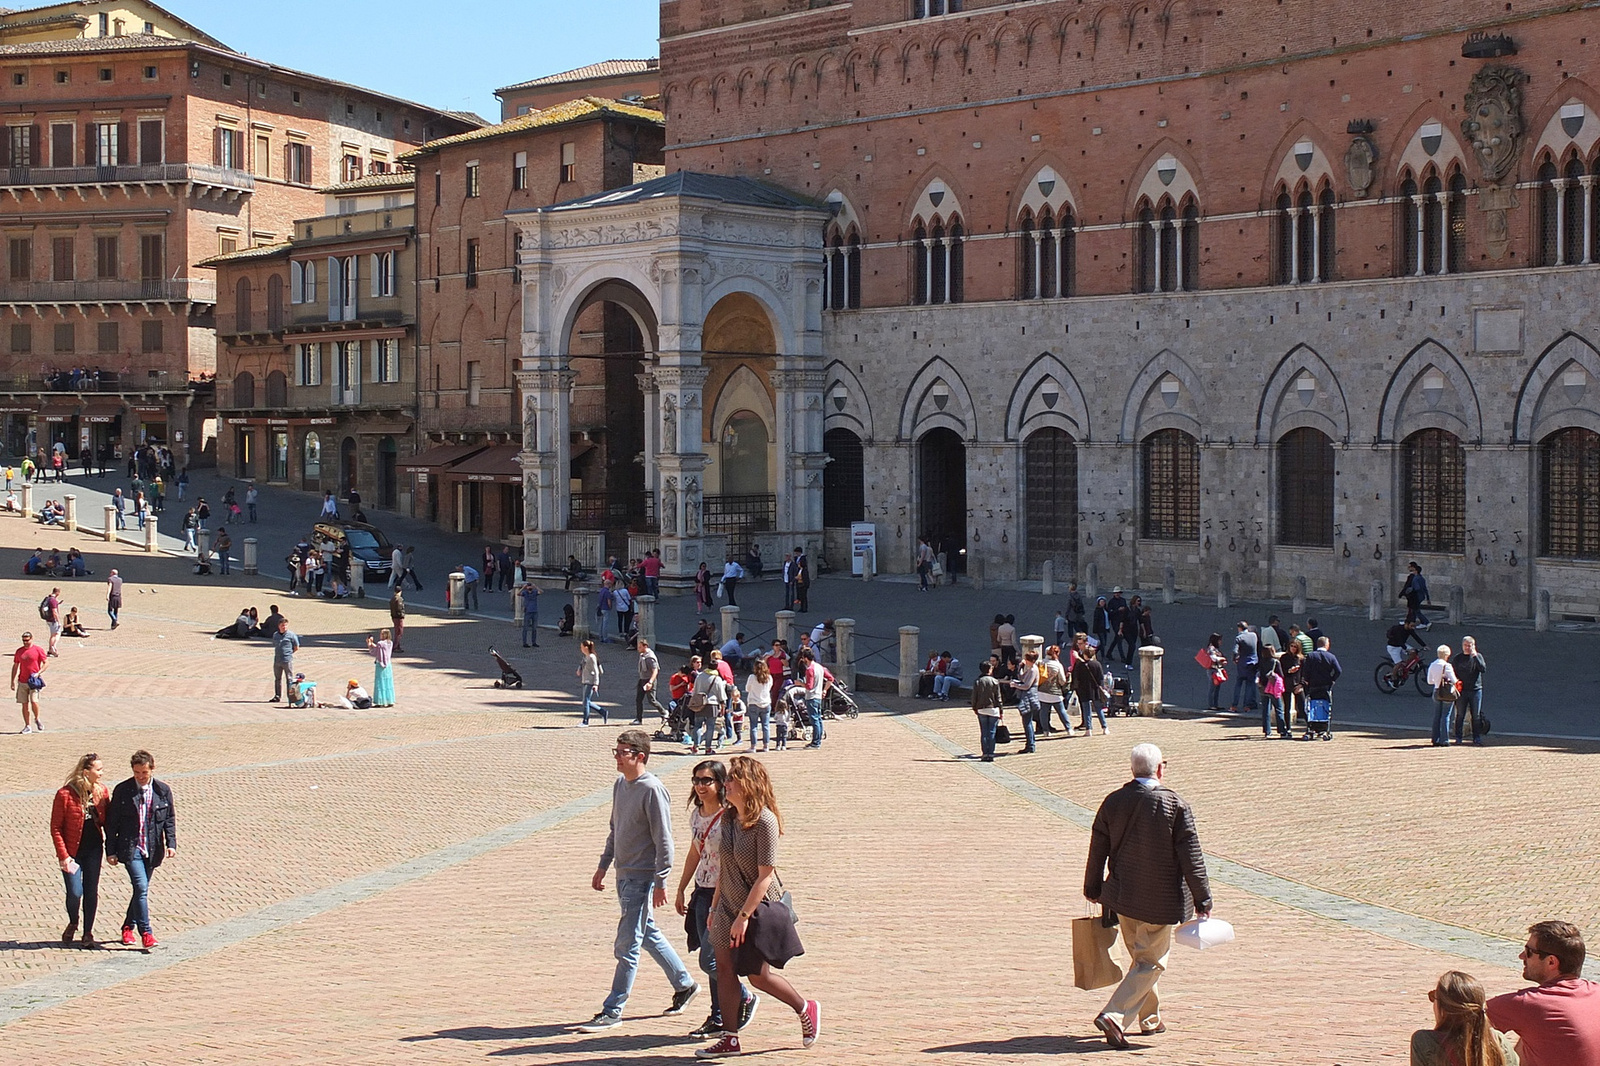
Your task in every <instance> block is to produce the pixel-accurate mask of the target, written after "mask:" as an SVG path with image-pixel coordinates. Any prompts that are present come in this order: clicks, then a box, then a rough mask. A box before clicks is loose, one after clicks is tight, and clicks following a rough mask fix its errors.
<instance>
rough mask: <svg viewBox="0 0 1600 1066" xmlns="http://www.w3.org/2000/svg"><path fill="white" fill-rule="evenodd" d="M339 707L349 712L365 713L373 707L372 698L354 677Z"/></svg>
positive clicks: (346, 686)
mask: <svg viewBox="0 0 1600 1066" xmlns="http://www.w3.org/2000/svg"><path fill="white" fill-rule="evenodd" d="M339 706H341V707H343V708H344V709H345V710H347V711H364V710H366V709H367V708H369V707H371V706H372V696H371V694H370V693H368V692H367V690H366V689H364V688H362V687H361V682H359V681H357V680H356V679H355V678H353V677H352V678H351V679H350V682H349V684H347V685H345V687H344V695H343V696H341V697H340V698H339Z"/></svg>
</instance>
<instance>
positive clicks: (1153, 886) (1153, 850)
mask: <svg viewBox="0 0 1600 1066" xmlns="http://www.w3.org/2000/svg"><path fill="white" fill-rule="evenodd" d="M1132 763H1133V780H1132V781H1130V782H1128V783H1127V784H1126V785H1123V786H1122V787H1121V788H1120V789H1118V790H1117V791H1115V792H1113V793H1111V795H1109V796H1107V797H1106V798H1105V799H1104V800H1103V801H1102V802H1101V804H1100V809H1099V810H1098V811H1097V812H1095V816H1094V826H1093V828H1092V829H1091V830H1090V835H1089V864H1088V869H1087V871H1086V872H1085V874H1084V878H1083V894H1084V896H1085V897H1086V898H1087V899H1088V900H1089V902H1090V903H1098V904H1100V905H1101V906H1102V907H1103V908H1104V909H1105V910H1106V911H1107V912H1110V913H1113V914H1115V915H1116V916H1117V920H1118V923H1119V926H1120V928H1121V931H1122V942H1123V944H1124V945H1125V946H1126V947H1127V949H1128V954H1129V955H1130V956H1131V957H1132V965H1131V966H1130V967H1129V968H1128V975H1127V976H1126V977H1124V978H1123V979H1122V983H1121V984H1120V985H1118V986H1117V989H1116V991H1115V992H1113V993H1112V994H1111V999H1110V1000H1108V1001H1107V1002H1106V1005H1105V1007H1104V1009H1102V1010H1101V1011H1100V1013H1099V1014H1098V1015H1097V1016H1096V1017H1095V1020H1094V1024H1095V1028H1097V1029H1099V1030H1100V1031H1101V1032H1102V1033H1104V1034H1105V1037H1106V1043H1107V1044H1109V1045H1111V1046H1112V1047H1114V1048H1126V1047H1127V1046H1128V1038H1127V1037H1126V1036H1125V1035H1124V1033H1125V1031H1126V1030H1127V1029H1129V1028H1132V1026H1133V1024H1134V1023H1135V1022H1137V1024H1138V1027H1139V1032H1140V1033H1141V1034H1144V1035H1149V1034H1152V1033H1160V1032H1164V1031H1165V1030H1166V1026H1165V1025H1163V1024H1162V1022H1161V1009H1160V1003H1159V1000H1158V998H1157V994H1156V981H1157V980H1158V979H1159V978H1160V977H1161V974H1162V972H1163V971H1164V970H1166V968H1167V953H1168V952H1169V951H1171V950H1172V932H1173V929H1174V928H1175V927H1176V926H1178V925H1181V924H1182V923H1184V922H1187V921H1188V920H1189V919H1191V918H1193V917H1194V916H1195V915H1196V914H1199V916H1200V917H1202V918H1208V917H1210V916H1211V885H1210V883H1209V882H1208V881H1207V879H1206V860H1205V855H1204V854H1202V852H1201V850H1200V837H1199V835H1198V833H1197V832H1196V831H1195V825H1194V813H1193V812H1192V811H1190V810H1189V805H1188V804H1187V803H1185V802H1184V801H1183V800H1182V799H1181V798H1179V796H1178V794H1177V793H1176V792H1174V791H1172V790H1171V789H1170V788H1167V787H1166V786H1165V785H1164V784H1162V779H1163V778H1164V777H1165V774H1166V766H1167V764H1166V761H1165V760H1164V759H1162V757H1161V749H1160V748H1158V747H1156V746H1155V745H1154V744H1140V745H1139V746H1138V747H1136V748H1134V749H1133V757H1132ZM1108 867H1109V871H1110V872H1109V874H1108V873H1107V868H1108Z"/></svg>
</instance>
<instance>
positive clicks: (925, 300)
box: [911, 215, 966, 304]
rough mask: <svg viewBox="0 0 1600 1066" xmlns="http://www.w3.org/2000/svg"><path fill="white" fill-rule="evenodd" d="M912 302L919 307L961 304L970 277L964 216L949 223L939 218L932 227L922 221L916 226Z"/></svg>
mask: <svg viewBox="0 0 1600 1066" xmlns="http://www.w3.org/2000/svg"><path fill="white" fill-rule="evenodd" d="M911 232H912V251H913V253H914V254H913V260H912V271H911V273H912V282H913V291H912V294H911V302H912V303H915V304H949V303H960V302H961V301H962V299H963V296H964V289H965V284H964V282H965V274H966V254H965V245H966V231H965V229H964V228H963V226H962V224H961V216H959V215H952V216H951V217H950V218H949V219H948V220H946V219H944V218H942V217H939V216H935V217H934V219H933V221H932V223H930V224H925V223H924V222H923V221H922V219H920V218H919V219H917V220H915V221H914V222H913V223H912V228H911Z"/></svg>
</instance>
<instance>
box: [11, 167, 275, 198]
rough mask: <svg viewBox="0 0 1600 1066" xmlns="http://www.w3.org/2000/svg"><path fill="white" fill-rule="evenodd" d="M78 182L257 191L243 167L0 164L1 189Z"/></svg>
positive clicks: (70, 185)
mask: <svg viewBox="0 0 1600 1066" xmlns="http://www.w3.org/2000/svg"><path fill="white" fill-rule="evenodd" d="M77 185H197V186H209V187H211V188H215V189H220V190H223V191H226V192H234V193H247V192H253V191H255V187H256V179H255V177H254V176H252V175H250V174H247V173H245V172H244V171H242V170H233V169H231V168H229V167H215V166H206V165H204V164H200V163H140V164H119V165H117V166H108V167H0V189H3V188H10V189H18V188H32V189H37V188H70V187H72V186H77Z"/></svg>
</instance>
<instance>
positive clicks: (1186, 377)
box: [1117, 348, 1206, 441]
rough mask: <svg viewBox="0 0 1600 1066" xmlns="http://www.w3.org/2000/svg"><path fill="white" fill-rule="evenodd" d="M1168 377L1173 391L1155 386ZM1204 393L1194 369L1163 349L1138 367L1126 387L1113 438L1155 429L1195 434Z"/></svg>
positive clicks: (1128, 437)
mask: <svg viewBox="0 0 1600 1066" xmlns="http://www.w3.org/2000/svg"><path fill="white" fill-rule="evenodd" d="M1168 378H1170V379H1171V380H1172V381H1173V382H1174V383H1175V384H1176V385H1177V389H1176V390H1172V389H1161V388H1159V386H1161V385H1162V384H1163V383H1164V382H1165V381H1166V380H1167V379H1168ZM1157 392H1160V396H1159V397H1158V396H1157V395H1156V393H1157ZM1205 396H1206V391H1205V384H1204V383H1203V382H1202V381H1201V379H1200V375H1199V374H1197V373H1195V370H1194V368H1193V367H1192V366H1190V365H1189V364H1188V363H1187V362H1186V361H1184V359H1183V358H1182V357H1181V356H1180V355H1178V354H1177V353H1176V352H1174V351H1173V350H1172V349H1171V348H1163V349H1161V351H1159V352H1157V353H1156V354H1155V355H1153V356H1151V357H1150V359H1149V360H1148V361H1147V362H1146V363H1145V364H1144V366H1143V367H1141V368H1140V370H1139V374H1138V376H1137V377H1135V378H1134V380H1133V386H1132V387H1131V388H1129V389H1128V396H1127V399H1126V400H1125V401H1124V403H1123V406H1122V422H1121V425H1120V428H1119V430H1118V437H1117V439H1118V440H1119V441H1136V440H1138V439H1140V438H1141V437H1144V436H1145V435H1147V434H1149V433H1151V432H1154V431H1155V430H1158V429H1181V430H1183V431H1184V432H1186V433H1188V434H1189V435H1190V436H1194V437H1198V436H1199V435H1200V427H1201V421H1200V409H1201V404H1202V403H1203V401H1204V400H1205ZM1168 397H1171V399H1170V402H1169V400H1168ZM1152 401H1153V403H1152ZM1155 405H1159V407H1157V406H1155Z"/></svg>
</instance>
